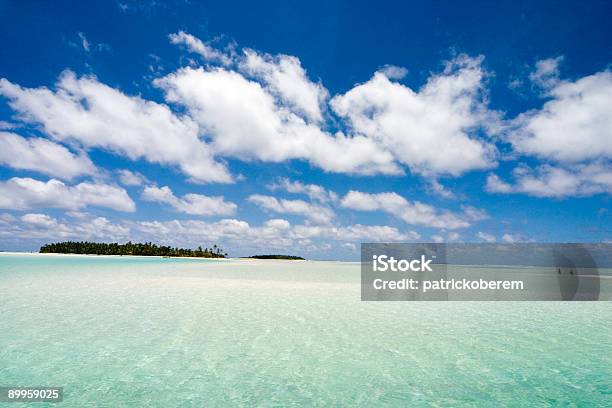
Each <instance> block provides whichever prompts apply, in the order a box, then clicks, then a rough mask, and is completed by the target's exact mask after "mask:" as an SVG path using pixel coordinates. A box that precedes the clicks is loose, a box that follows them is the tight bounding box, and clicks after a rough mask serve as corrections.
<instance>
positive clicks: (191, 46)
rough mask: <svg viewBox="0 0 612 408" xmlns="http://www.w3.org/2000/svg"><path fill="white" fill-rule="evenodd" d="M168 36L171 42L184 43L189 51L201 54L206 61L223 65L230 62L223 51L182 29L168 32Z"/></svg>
mask: <svg viewBox="0 0 612 408" xmlns="http://www.w3.org/2000/svg"><path fill="white" fill-rule="evenodd" d="M168 38H170V42H171V43H172V44H182V45H185V46H186V47H187V49H188V50H189V51H190V52H193V53H195V54H199V55H201V56H202V58H204V60H206V61H213V62H220V63H221V64H223V65H229V64H231V62H232V60H231V58H230V57H229V56H227V55H225V54H224V53H223V52H221V51H219V50H216V49H215V48H213V47H211V46H210V45H208V44H205V43H204V42H203V41H202V40H200V39H199V38H196V37H194V36H193V35H191V34H187V33H186V32H184V31H179V32H178V33H174V34H170V35H169V36H168Z"/></svg>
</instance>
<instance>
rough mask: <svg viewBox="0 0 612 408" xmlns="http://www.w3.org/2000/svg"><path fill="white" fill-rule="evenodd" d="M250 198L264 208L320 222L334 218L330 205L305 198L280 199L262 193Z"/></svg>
mask: <svg viewBox="0 0 612 408" xmlns="http://www.w3.org/2000/svg"><path fill="white" fill-rule="evenodd" d="M248 200H249V201H250V202H252V203H254V204H256V205H257V206H259V207H260V208H262V209H264V210H268V211H273V212H277V213H280V214H295V215H300V216H302V217H305V218H307V219H309V220H310V221H312V222H315V223H318V224H329V223H330V222H331V221H332V219H333V218H334V212H333V211H332V210H331V209H329V208H328V207H323V206H320V205H316V204H312V203H309V202H306V201H303V200H284V199H280V200H279V199H277V198H276V197H273V196H268V195H262V194H253V195H251V196H249V198H248Z"/></svg>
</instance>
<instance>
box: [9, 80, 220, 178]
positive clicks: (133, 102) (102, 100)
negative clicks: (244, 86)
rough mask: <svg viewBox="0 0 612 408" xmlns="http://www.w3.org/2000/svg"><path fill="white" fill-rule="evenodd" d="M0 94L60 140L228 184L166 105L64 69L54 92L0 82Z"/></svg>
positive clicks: (187, 122) (191, 128)
mask: <svg viewBox="0 0 612 408" xmlns="http://www.w3.org/2000/svg"><path fill="white" fill-rule="evenodd" d="M0 95H4V96H5V97H7V98H8V99H9V105H10V106H11V108H13V110H15V111H17V112H19V113H20V114H21V115H20V118H21V119H22V120H25V121H27V122H30V123H38V124H40V125H41V126H42V129H43V130H44V132H45V133H47V134H48V135H50V136H51V137H53V138H54V139H57V140H60V141H76V142H78V143H80V144H82V145H83V146H85V147H87V148H100V149H105V150H108V151H111V152H113V153H115V154H119V155H122V156H125V157H127V158H129V159H131V160H138V159H145V160H147V161H149V162H152V163H159V164H167V165H177V166H178V167H180V169H181V170H182V171H183V173H185V174H186V175H188V176H189V177H190V178H191V179H193V180H194V181H200V182H231V180H232V179H231V176H230V174H229V173H228V171H227V169H226V167H225V166H224V165H223V164H220V163H217V162H215V161H214V158H213V156H212V152H211V151H210V149H209V147H208V146H207V145H206V144H205V143H204V142H202V141H200V140H199V138H198V126H197V124H196V123H194V122H193V121H192V120H191V119H189V118H188V117H181V116H177V115H175V114H174V113H172V111H171V110H170V109H169V108H168V107H167V106H166V105H162V104H158V103H155V102H151V101H147V100H144V99H142V98H140V97H130V96H127V95H125V94H123V93H121V92H119V91H117V90H116V89H113V88H110V87H108V86H106V85H104V84H102V83H100V82H98V81H97V79H96V78H93V77H82V78H77V77H76V76H75V74H74V73H72V72H70V71H66V72H64V73H63V74H62V75H61V77H60V79H59V82H58V84H57V89H56V90H55V91H52V90H49V89H47V88H30V89H29V88H22V87H20V86H18V85H15V84H12V83H11V82H9V81H7V80H6V79H1V80H0Z"/></svg>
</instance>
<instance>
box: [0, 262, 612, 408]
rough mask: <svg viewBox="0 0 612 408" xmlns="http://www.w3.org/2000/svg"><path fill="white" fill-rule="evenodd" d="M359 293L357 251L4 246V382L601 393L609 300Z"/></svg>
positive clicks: (609, 392) (450, 395)
mask: <svg viewBox="0 0 612 408" xmlns="http://www.w3.org/2000/svg"><path fill="white" fill-rule="evenodd" d="M359 299H360V286H359V265H358V264H356V263H341V262H288V261H247V260H235V261H232V260H229V261H228V260H194V259H164V258H137V257H122V258H121V257H85V256H58V255H48V256H41V255H8V254H3V255H0V302H1V305H0V306H1V308H0V310H1V312H2V319H1V320H0V362H1V364H0V379H2V384H0V386H2V385H7V386H8V385H48V386H63V387H64V402H63V403H61V404H47V405H45V404H41V403H37V404H32V405H33V406H34V405H35V406H54V407H84V406H98V407H145V406H146V407H164V408H165V407H203V406H207V407H210V406H240V405H246V406H253V405H256V406H302V405H303V406H364V407H371V406H454V407H456V406H517V407H524V406H557V405H562V406H574V405H576V406H609V403H610V400H611V399H612V343H611V340H612V307H611V306H612V304H611V303H610V302H573V303H570V302H361V301H360V300H359ZM20 405H23V404H10V406H15V407H17V406H20Z"/></svg>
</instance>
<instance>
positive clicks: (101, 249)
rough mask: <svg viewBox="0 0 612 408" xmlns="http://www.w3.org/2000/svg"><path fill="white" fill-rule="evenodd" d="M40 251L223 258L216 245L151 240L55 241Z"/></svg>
mask: <svg viewBox="0 0 612 408" xmlns="http://www.w3.org/2000/svg"><path fill="white" fill-rule="evenodd" d="M39 252H40V253H47V254H49V253H54V254H83V255H137V256H172V257H192V258H225V257H227V253H225V252H224V251H223V250H222V249H221V248H219V247H218V246H217V245H213V246H212V248H202V247H201V246H199V247H198V248H197V249H185V248H178V247H177V248H174V247H171V246H162V245H156V244H153V243H151V242H145V243H144V244H140V243H133V242H127V243H125V244H118V243H116V242H114V243H110V244H106V243H100V242H85V241H82V242H75V241H67V242H56V243H53V244H47V245H43V246H42V247H40V251H39Z"/></svg>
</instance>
